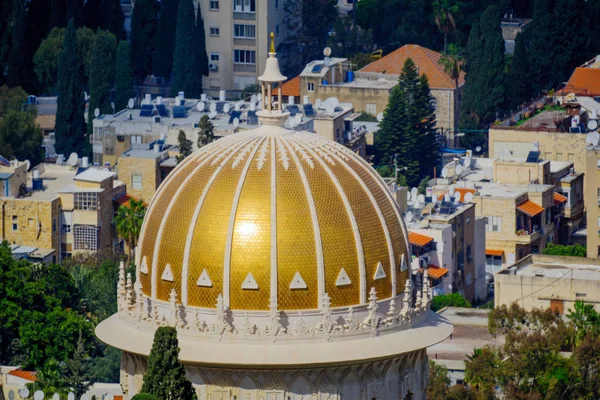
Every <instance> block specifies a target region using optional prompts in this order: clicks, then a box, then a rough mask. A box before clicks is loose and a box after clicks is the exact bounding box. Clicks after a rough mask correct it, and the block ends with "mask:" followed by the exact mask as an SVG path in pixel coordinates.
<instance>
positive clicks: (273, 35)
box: [269, 32, 275, 53]
mask: <svg viewBox="0 0 600 400" xmlns="http://www.w3.org/2000/svg"><path fill="white" fill-rule="evenodd" d="M269 53H275V34H274V33H273V32H271V47H270V48H269Z"/></svg>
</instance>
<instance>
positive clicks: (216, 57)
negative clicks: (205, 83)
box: [210, 53, 221, 62]
mask: <svg viewBox="0 0 600 400" xmlns="http://www.w3.org/2000/svg"><path fill="white" fill-rule="evenodd" d="M220 59H221V56H219V53H210V61H211V62H219V60H220Z"/></svg>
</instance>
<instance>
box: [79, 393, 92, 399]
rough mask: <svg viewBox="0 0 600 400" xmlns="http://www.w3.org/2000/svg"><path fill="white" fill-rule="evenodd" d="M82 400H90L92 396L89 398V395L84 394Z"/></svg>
mask: <svg viewBox="0 0 600 400" xmlns="http://www.w3.org/2000/svg"><path fill="white" fill-rule="evenodd" d="M80 399H81V400H90V396H88V394H87V393H84V394H82V395H81V397H80Z"/></svg>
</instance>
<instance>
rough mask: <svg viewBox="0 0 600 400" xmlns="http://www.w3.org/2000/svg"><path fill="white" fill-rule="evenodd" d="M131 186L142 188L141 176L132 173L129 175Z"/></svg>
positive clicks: (137, 188)
mask: <svg viewBox="0 0 600 400" xmlns="http://www.w3.org/2000/svg"><path fill="white" fill-rule="evenodd" d="M131 188H132V189H135V190H142V176H141V175H132V176H131Z"/></svg>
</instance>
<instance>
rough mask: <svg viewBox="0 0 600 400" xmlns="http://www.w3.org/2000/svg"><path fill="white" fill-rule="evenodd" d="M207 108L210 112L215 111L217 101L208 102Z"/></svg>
mask: <svg viewBox="0 0 600 400" xmlns="http://www.w3.org/2000/svg"><path fill="white" fill-rule="evenodd" d="M208 109H209V110H210V112H211V113H212V112H216V111H217V103H210V106H209V107H208Z"/></svg>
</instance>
